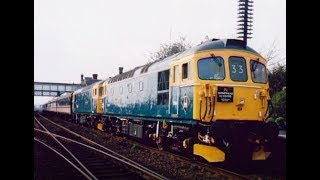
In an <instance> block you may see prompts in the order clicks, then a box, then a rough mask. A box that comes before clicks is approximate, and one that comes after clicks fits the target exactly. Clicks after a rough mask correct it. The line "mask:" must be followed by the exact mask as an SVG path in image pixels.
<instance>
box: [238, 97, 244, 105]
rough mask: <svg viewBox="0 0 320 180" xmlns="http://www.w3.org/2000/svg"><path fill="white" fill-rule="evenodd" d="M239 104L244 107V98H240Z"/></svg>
mask: <svg viewBox="0 0 320 180" xmlns="http://www.w3.org/2000/svg"><path fill="white" fill-rule="evenodd" d="M239 104H241V105H244V98H243V97H242V98H240V101H239Z"/></svg>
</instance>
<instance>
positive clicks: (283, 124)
mask: <svg viewBox="0 0 320 180" xmlns="http://www.w3.org/2000/svg"><path fill="white" fill-rule="evenodd" d="M275 122H276V123H277V124H278V126H279V127H280V129H286V125H287V124H286V119H285V118H283V117H278V118H276V120H275Z"/></svg>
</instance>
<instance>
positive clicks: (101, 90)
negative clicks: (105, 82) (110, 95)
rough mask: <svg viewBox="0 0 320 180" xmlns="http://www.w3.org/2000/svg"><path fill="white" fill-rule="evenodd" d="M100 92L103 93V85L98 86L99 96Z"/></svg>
mask: <svg viewBox="0 0 320 180" xmlns="http://www.w3.org/2000/svg"><path fill="white" fill-rule="evenodd" d="M102 94H103V87H100V88H99V96H102Z"/></svg>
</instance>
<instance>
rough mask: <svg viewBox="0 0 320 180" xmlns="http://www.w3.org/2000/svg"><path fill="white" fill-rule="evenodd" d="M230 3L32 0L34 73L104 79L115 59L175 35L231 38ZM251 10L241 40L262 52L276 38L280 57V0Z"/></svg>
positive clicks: (130, 63)
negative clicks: (249, 29)
mask: <svg viewBox="0 0 320 180" xmlns="http://www.w3.org/2000/svg"><path fill="white" fill-rule="evenodd" d="M237 9H238V0H135V1H134V0H116V1H108V0H35V1H34V55H35V56H34V81H42V82H43V81H45V82H62V83H80V74H84V76H85V77H86V76H92V74H94V73H97V74H98V79H106V78H107V77H109V76H114V75H116V74H117V73H118V67H119V66H123V67H124V71H127V70H130V69H132V68H134V67H136V66H139V65H142V64H145V63H146V62H147V61H148V58H149V56H150V53H152V52H155V51H157V50H159V48H160V44H161V43H169V42H170V41H171V42H174V41H176V40H178V39H179V37H180V36H183V37H186V40H187V41H188V42H190V43H191V44H192V45H197V44H199V43H200V42H201V41H202V40H203V39H204V37H205V36H206V35H208V36H209V37H210V38H221V39H226V38H237V34H236V33H237V30H236V29H237V20H238V19H237V16H238V15H237V13H238V11H237ZM253 13H254V15H253V17H254V19H253V35H252V36H253V38H252V39H251V40H249V41H248V45H249V46H251V47H252V48H254V49H255V50H257V51H258V52H261V51H262V50H265V49H267V48H268V47H271V46H272V44H273V43H275V45H276V48H277V49H278V51H279V57H285V56H286V2H285V0H254V10H253ZM271 63H272V62H271ZM281 63H285V61H282V62H281ZM39 99H45V98H36V97H35V103H38V102H40V103H42V102H43V100H39Z"/></svg>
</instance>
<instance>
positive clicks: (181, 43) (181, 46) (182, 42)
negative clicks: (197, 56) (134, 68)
mask: <svg viewBox="0 0 320 180" xmlns="http://www.w3.org/2000/svg"><path fill="white" fill-rule="evenodd" d="M191 47H192V46H191V44H190V43H188V42H186V38H185V37H180V39H179V40H177V41H176V42H173V43H165V44H161V45H160V50H159V51H157V52H155V53H151V55H150V59H151V61H156V60H159V59H164V58H166V57H169V56H171V55H174V54H176V53H179V52H182V51H185V50H187V49H189V48H191Z"/></svg>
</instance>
